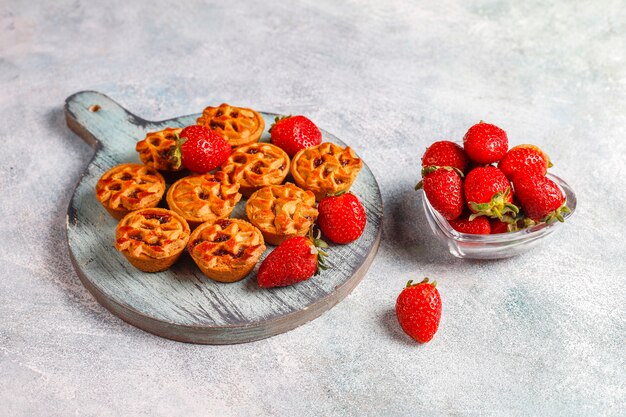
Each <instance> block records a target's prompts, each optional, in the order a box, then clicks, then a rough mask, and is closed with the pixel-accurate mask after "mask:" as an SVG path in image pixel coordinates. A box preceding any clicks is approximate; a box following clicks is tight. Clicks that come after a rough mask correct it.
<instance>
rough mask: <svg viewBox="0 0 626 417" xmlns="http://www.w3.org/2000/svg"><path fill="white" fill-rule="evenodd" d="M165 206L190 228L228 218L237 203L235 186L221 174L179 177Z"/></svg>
mask: <svg viewBox="0 0 626 417" xmlns="http://www.w3.org/2000/svg"><path fill="white" fill-rule="evenodd" d="M166 198H167V205H168V206H169V208H170V210H173V211H175V212H176V213H178V214H180V215H181V216H182V217H183V218H184V219H185V220H187V222H188V223H189V226H190V227H191V228H195V227H197V226H199V225H200V224H201V223H204V222H206V221H213V220H216V219H220V218H225V217H228V216H230V213H231V212H232V211H233V209H234V208H235V206H236V205H237V203H238V202H239V200H241V194H240V193H239V184H237V183H234V184H233V183H231V182H230V180H229V178H228V176H227V175H226V174H224V173H223V172H221V171H219V172H216V173H215V174H214V175H212V174H204V175H194V176H190V177H185V178H181V179H180V180H178V181H176V182H175V183H174V184H172V186H171V187H170V189H169V190H168V191H167V197H166Z"/></svg>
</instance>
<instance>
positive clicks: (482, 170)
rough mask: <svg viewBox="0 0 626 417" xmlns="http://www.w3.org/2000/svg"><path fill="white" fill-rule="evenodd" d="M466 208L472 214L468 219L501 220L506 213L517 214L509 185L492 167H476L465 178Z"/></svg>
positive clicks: (497, 170) (498, 171)
mask: <svg viewBox="0 0 626 417" xmlns="http://www.w3.org/2000/svg"><path fill="white" fill-rule="evenodd" d="M463 189H464V192H465V200H466V201H467V206H468V207H469V208H470V210H471V211H472V213H474V214H473V215H472V216H470V218H474V217H477V216H488V217H493V218H499V219H502V216H503V215H504V214H506V213H514V214H516V213H518V212H519V208H518V207H517V206H516V205H515V204H513V203H512V201H513V193H512V192H511V184H510V183H509V180H507V179H506V177H505V176H504V174H503V173H502V171H500V170H499V169H498V168H496V167H494V166H487V167H478V168H474V169H473V170H471V171H470V172H469V173H468V174H467V176H466V177H465V182H464V185H463Z"/></svg>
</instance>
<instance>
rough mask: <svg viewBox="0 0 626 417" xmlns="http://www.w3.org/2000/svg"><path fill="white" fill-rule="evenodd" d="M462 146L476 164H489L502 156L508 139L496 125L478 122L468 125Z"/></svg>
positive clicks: (507, 146)
mask: <svg viewBox="0 0 626 417" xmlns="http://www.w3.org/2000/svg"><path fill="white" fill-rule="evenodd" d="M463 148H464V149H465V153H466V154H467V156H469V158H470V159H471V160H472V161H474V162H476V163H477V164H482V165H484V164H491V163H492V162H496V161H498V160H499V159H500V158H502V157H503V156H504V154H505V153H506V151H507V149H508V148H509V139H508V138H507V136H506V132H505V131H504V130H502V129H500V128H499V127H498V126H496V125H492V124H489V123H484V122H480V123H478V124H475V125H474V126H472V127H470V128H469V130H468V131H467V133H466V134H465V136H464V137H463Z"/></svg>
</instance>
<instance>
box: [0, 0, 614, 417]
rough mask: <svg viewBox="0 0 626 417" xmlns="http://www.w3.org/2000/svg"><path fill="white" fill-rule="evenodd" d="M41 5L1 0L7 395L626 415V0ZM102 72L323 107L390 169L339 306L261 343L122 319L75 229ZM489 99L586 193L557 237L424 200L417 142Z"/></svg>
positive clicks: (43, 405) (190, 101) (215, 98)
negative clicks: (373, 239)
mask: <svg viewBox="0 0 626 417" xmlns="http://www.w3.org/2000/svg"><path fill="white" fill-rule="evenodd" d="M41 3H42V5H36V4H32V2H23V1H19V0H13V1H11V0H3V1H2V2H0V91H1V92H2V93H1V94H0V120H1V123H2V130H1V131H0V140H1V142H2V157H1V158H0V191H1V193H0V195H1V197H0V202H1V204H0V215H1V218H2V219H3V221H2V222H1V223H0V236H1V238H0V257H1V262H0V275H1V279H0V414H1V415H6V416H34V415H42V416H43V415H45V416H68V415H80V416H91V415H105V416H118V415H149V416H160V415H163V416H166V415H167V416H169V415H176V414H183V413H184V414H186V415H204V416H206V415H211V416H264V415H293V416H303V417H307V416H321V415H325V416H331V415H377V416H378V415H389V416H404V415H479V414H480V415H483V414H485V415H491V414H494V415H507V416H515V415H540V414H544V415H567V416H574V415H620V414H621V415H623V412H624V409H626V401H625V398H626V388H625V386H626V371H625V369H626V363H625V360H624V356H625V354H624V353H625V349H624V347H625V346H626V314H625V312H624V305H625V303H626V286H625V283H624V278H625V276H626V264H625V255H626V249H625V243H626V232H625V231H624V227H623V221H624V220H623V219H624V218H626V204H625V203H626V200H625V198H624V196H623V192H624V176H625V175H626V170H625V169H624V165H625V163H626V156H625V155H626V140H624V138H625V137H626V12H625V10H626V8H624V3H623V1H621V0H615V1H610V0H607V1H569V2H565V1H564V2H561V3H555V4H552V5H550V4H546V2H542V1H525V2H513V1H512V2H505V1H478V0H471V1H439V2H426V1H423V2H409V1H395V0H394V1H385V2H381V1H369V2H342V3H337V2H334V1H330V0H328V1H304V2H298V3H297V4H296V3H294V4H287V3H288V2H282V1H265V2H262V3H261V2H251V1H250V2H246V1H242V2H228V4H227V3H226V2H214V3H203V2H199V1H189V2H185V4H184V5H179V4H178V3H179V2H170V3H169V4H166V3H163V4H161V5H159V6H154V5H153V3H154V2H150V1H136V2H130V1H117V2H92V4H89V3H87V2H82V1H58V2H54V3H50V4H47V5H43V2H41ZM104 3H107V4H104ZM434 3H436V4H434ZM83 89H94V90H98V91H101V92H103V93H105V94H108V95H110V96H111V97H112V98H114V99H116V100H118V101H119V102H120V103H122V104H123V105H124V106H126V107H127V108H128V109H130V110H132V111H134V112H136V113H137V114H139V115H141V116H143V117H145V118H147V119H164V118H169V117H174V116H178V115H181V114H188V113H193V112H198V111H199V110H201V109H202V107H203V106H204V104H206V103H207V102H220V101H222V100H223V101H228V102H232V103H235V104H245V105H250V106H252V107H255V108H258V109H263V110H268V111H276V112H285V113H304V114H306V115H308V116H309V117H311V118H312V119H313V120H314V121H315V122H317V123H318V124H319V125H320V126H322V127H324V128H325V129H327V130H329V131H331V132H333V133H335V134H337V135H338V136H340V137H341V138H343V139H344V140H345V141H347V142H348V143H350V144H352V145H353V146H354V147H355V148H356V149H357V151H358V152H359V153H360V154H361V155H362V156H363V158H364V159H365V160H366V161H367V162H368V164H369V165H370V167H371V168H372V170H373V171H374V174H375V175H376V176H377V178H378V181H379V183H380V186H381V189H382V192H383V196H384V200H385V205H386V206H385V215H386V221H385V230H384V236H383V243H382V246H381V250H380V252H379V255H378V257H377V259H376V260H375V262H374V264H373V265H372V267H371V269H370V272H369V273H368V274H367V275H366V277H365V279H364V280H363V282H362V283H361V285H360V286H359V287H358V288H357V289H356V290H355V291H354V292H353V293H352V295H351V296H349V297H348V298H347V299H346V300H345V301H343V302H342V303H341V304H339V305H338V306H337V307H335V308H334V309H332V310H331V311H329V312H328V313H326V314H324V315H323V316H322V317H321V318H319V319H317V320H315V321H314V322H312V323H309V324H307V325H305V326H302V327H300V328H298V329H296V330H294V331H292V332H289V333H287V334H283V335H280V336H277V337H274V338H271V339H269V340H264V341H260V342H256V343H251V344H246V345H238V346H196V345H186V344H181V343H177V342H172V341H168V340H164V339H160V338H158V337H155V336H152V335H150V334H147V333H144V332H143V331H141V330H138V329H135V328H133V327H131V326H129V325H127V324H125V323H124V322H122V321H121V320H119V319H117V318H116V317H114V316H113V315H111V314H110V313H109V312H108V311H106V310H105V309H104V308H102V307H100V306H99V305H98V304H97V303H96V302H95V301H94V299H93V298H92V297H91V296H90V294H89V293H88V292H87V291H86V290H85V289H84V288H83V287H82V285H81V284H80V282H79V280H78V277H77V276H76V274H75V273H74V271H73V269H72V266H71V264H70V261H69V258H68V253H67V249H66V244H65V232H64V219H65V210H66V207H67V204H68V201H69V198H70V195H71V193H72V189H73V186H74V184H75V183H76V181H77V179H78V178H79V176H80V173H81V171H82V169H83V168H84V167H85V165H86V163H87V162H88V160H89V158H90V157H91V155H92V152H93V151H92V149H90V148H89V147H88V146H87V145H85V144H84V143H82V141H81V140H80V139H79V138H78V137H76V136H75V135H73V134H72V133H71V132H70V131H69V130H68V129H67V128H66V126H65V122H64V119H63V113H62V104H63V100H64V99H65V97H67V96H68V95H70V94H72V93H74V92H76V91H79V90H83ZM479 119H485V120H488V121H490V122H493V123H496V124H498V125H500V126H502V127H504V128H505V129H506V130H507V131H508V134H509V138H510V140H511V143H513V144H517V143H524V142H533V143H536V144H538V145H539V146H541V147H542V148H544V149H545V150H546V151H547V152H548V153H549V154H550V156H551V157H552V159H553V161H554V162H555V167H554V172H555V173H557V174H558V175H560V176H562V177H564V178H566V179H567V180H568V181H569V182H570V183H571V184H572V185H573V187H574V188H575V190H576V191H577V193H578V197H579V208H578V212H577V213H576V215H575V216H574V217H573V218H572V219H571V221H570V222H569V224H566V225H565V227H563V228H562V229H561V230H560V231H559V232H558V233H557V234H555V235H554V236H552V238H551V239H550V241H549V242H546V244H545V245H544V246H543V247H542V249H540V250H535V251H533V252H531V253H528V254H525V255H523V256H520V257H517V258H514V259H510V260H504V261H492V262H475V261H463V260H458V259H454V258H452V257H451V256H450V255H448V253H447V250H446V249H445V248H444V247H442V246H440V245H439V244H438V243H437V242H436V241H435V240H434V238H433V236H432V235H431V233H430V231H429V230H428V226H427V225H426V224H425V218H424V215H423V214H422V212H421V211H420V208H419V203H420V198H421V196H420V195H419V194H416V193H414V192H413V191H412V187H413V185H414V183H415V182H416V181H417V178H418V167H417V165H418V158H419V157H420V155H421V153H422V152H423V150H424V148H425V146H426V145H427V144H428V143H430V142H432V141H434V140H437V139H442V138H451V139H460V138H461V137H462V135H463V133H464V132H465V130H466V129H467V127H468V126H470V125H471V124H473V123H475V122H477V121H478V120H479ZM424 275H428V276H431V277H434V278H437V280H438V282H439V289H440V292H441V294H442V297H443V303H444V313H443V318H442V322H441V327H440V330H439V332H438V334H437V336H436V337H435V339H434V340H433V341H432V342H431V343H429V344H427V345H424V346H417V345H415V344H414V343H412V342H410V340H409V339H408V338H407V337H405V336H404V334H403V333H402V332H401V330H400V328H399V326H398V325H397V322H396V320H395V316H394V313H393V307H394V302H395V298H396V296H397V294H398V292H399V290H400V289H401V287H402V286H403V285H404V283H405V282H406V280H407V279H410V278H419V277H422V276H424Z"/></svg>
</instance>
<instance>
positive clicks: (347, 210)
mask: <svg viewBox="0 0 626 417" xmlns="http://www.w3.org/2000/svg"><path fill="white" fill-rule="evenodd" d="M317 210H318V211H319V215H318V217H317V225H318V226H319V228H320V230H321V231H322V233H324V236H326V237H327V238H328V239H330V240H331V241H332V242H335V243H349V242H352V241H355V240H357V239H358V238H359V237H360V236H361V234H362V233H363V230H365V223H366V221H367V218H366V216H365V209H364V208H363V205H362V204H361V202H360V201H359V199H358V198H357V197H356V196H355V195H354V194H352V193H339V194H336V195H334V196H328V197H324V198H323V199H322V200H321V201H320V203H319V205H318V207H317Z"/></svg>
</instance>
